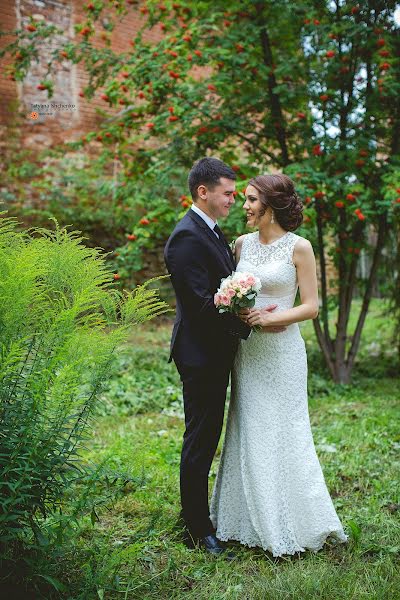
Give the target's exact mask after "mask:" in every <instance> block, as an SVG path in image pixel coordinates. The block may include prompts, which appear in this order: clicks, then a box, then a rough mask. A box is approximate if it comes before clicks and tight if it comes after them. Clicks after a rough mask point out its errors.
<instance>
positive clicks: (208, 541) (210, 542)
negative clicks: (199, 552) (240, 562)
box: [198, 535, 236, 560]
mask: <svg viewBox="0 0 400 600" xmlns="http://www.w3.org/2000/svg"><path fill="white" fill-rule="evenodd" d="M198 543H199V546H200V548H204V550H206V551H207V552H208V553H209V554H212V555H213V556H223V557H224V558H226V559H227V560H234V559H235V558H236V557H235V555H234V554H232V553H231V552H227V551H226V549H225V548H224V547H223V546H221V542H220V541H219V540H218V539H217V538H216V537H215V535H206V536H205V537H202V538H200V539H199V542H198Z"/></svg>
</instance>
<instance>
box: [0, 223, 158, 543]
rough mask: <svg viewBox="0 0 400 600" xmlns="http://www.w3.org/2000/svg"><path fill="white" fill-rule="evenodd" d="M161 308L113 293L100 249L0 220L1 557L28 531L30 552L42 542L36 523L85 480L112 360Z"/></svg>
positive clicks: (143, 293) (145, 297)
mask: <svg viewBox="0 0 400 600" xmlns="http://www.w3.org/2000/svg"><path fill="white" fill-rule="evenodd" d="M167 309H168V307H167V306H166V305H165V303H164V302H162V301H160V300H159V299H158V298H157V295H156V291H155V290H154V289H151V288H148V287H147V284H146V285H143V286H141V287H139V288H137V289H135V290H134V291H133V292H126V293H124V294H121V293H119V292H118V291H117V290H116V289H114V286H113V275H112V273H110V272H109V270H108V269H107V268H106V265H105V261H104V258H103V257H102V256H101V253H100V251H99V250H98V249H93V248H86V247H85V246H84V245H83V243H82V238H81V237H79V235H78V233H77V232H68V231H67V230H65V229H60V228H59V227H58V226H56V230H55V231H50V230H44V229H38V230H33V231H31V232H29V233H26V232H18V231H16V228H15V223H14V222H13V221H12V220H11V219H8V218H6V217H4V215H3V216H1V218H0V470H1V473H2V477H1V482H0V545H1V547H2V549H3V550H4V548H5V544H7V545H9V544H10V543H11V542H12V543H15V542H16V541H17V540H22V539H24V536H26V535H27V532H28V531H29V529H30V530H31V531H33V533H34V535H35V538H36V543H37V544H39V545H46V544H47V543H48V541H47V538H46V536H45V535H44V534H43V532H42V529H41V525H42V522H43V519H44V518H46V517H49V516H51V515H54V514H55V511H56V510H58V509H59V508H60V505H61V502H62V500H63V498H64V497H65V495H66V494H67V493H69V492H70V490H71V487H73V486H74V485H75V484H77V482H82V479H84V478H85V477H88V472H86V471H85V469H84V468H83V466H82V464H81V462H80V455H81V451H82V447H83V443H84V441H85V440H86V439H87V438H88V435H89V433H90V423H91V417H92V416H93V414H94V412H95V408H96V406H97V404H98V396H99V394H100V392H101V390H102V385H103V382H104V381H105V379H106V378H107V377H108V375H109V373H110V364H111V361H112V357H113V356H114V355H115V353H116V351H117V349H118V347H119V345H120V344H121V342H122V341H123V340H124V339H125V338H126V336H127V334H128V332H129V331H130V329H131V327H132V325H136V324H139V323H143V322H144V321H146V320H148V319H151V318H152V317H154V316H156V315H159V314H162V313H164V312H166V310H167ZM84 506H85V503H83V505H82V506H81V508H80V510H82V509H83V508H84ZM78 512H79V511H78ZM65 520H66V519H64V520H63V522H64V523H65ZM9 547H12V546H9Z"/></svg>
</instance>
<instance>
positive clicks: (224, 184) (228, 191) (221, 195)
mask: <svg viewBox="0 0 400 600" xmlns="http://www.w3.org/2000/svg"><path fill="white" fill-rule="evenodd" d="M234 192H235V182H234V181H233V180H232V179H227V178H226V177H221V178H220V180H219V183H218V184H217V185H216V186H214V187H212V188H209V187H207V186H205V185H201V186H199V188H198V196H199V199H200V201H199V208H202V209H203V210H204V211H205V212H206V213H207V214H208V215H209V216H210V217H211V218H212V219H214V221H217V220H218V219H223V218H224V217H227V216H228V215H229V210H230V208H231V206H232V204H233V203H234V202H235V196H234Z"/></svg>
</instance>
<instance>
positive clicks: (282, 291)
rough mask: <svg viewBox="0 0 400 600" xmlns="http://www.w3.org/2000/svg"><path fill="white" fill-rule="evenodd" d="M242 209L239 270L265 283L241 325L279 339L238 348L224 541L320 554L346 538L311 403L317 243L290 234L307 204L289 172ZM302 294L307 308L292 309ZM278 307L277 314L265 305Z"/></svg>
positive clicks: (251, 189)
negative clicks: (304, 328) (309, 347)
mask: <svg viewBox="0 0 400 600" xmlns="http://www.w3.org/2000/svg"><path fill="white" fill-rule="evenodd" d="M245 195H246V201H245V203H244V206H243V208H244V209H245V211H246V214H247V224H248V225H249V226H250V227H257V228H258V231H256V232H255V233H248V234H246V235H243V236H241V237H239V238H238V240H237V241H236V245H235V255H236V264H237V270H238V271H246V272H251V273H253V274H254V275H256V276H258V277H259V278H260V279H261V282H262V289H261V291H260V293H259V294H258V296H257V299H256V305H255V307H254V308H253V309H250V310H247V311H243V312H244V314H243V315H242V318H243V320H246V321H247V322H248V323H249V324H250V325H252V326H254V325H258V326H259V327H260V326H261V327H266V326H271V325H273V326H276V327H285V328H286V329H285V330H284V331H283V332H282V333H266V332H263V331H253V332H252V334H251V336H250V337H249V339H248V340H244V341H243V340H242V341H241V342H240V346H239V350H238V353H237V355H236V359H235V365H234V369H233V373H232V395H231V402H230V407H229V414H228V420H227V429H226V435H225V442H224V447H223V451H222V456H221V462H220V466H219V470H218V474H217V479H216V482H215V487H214V491H213V495H212V500H211V520H212V522H213V524H214V526H215V528H216V535H217V537H218V538H219V539H220V540H224V541H227V540H237V541H239V542H241V543H242V544H245V545H247V546H260V547H262V548H263V549H264V550H268V551H269V552H271V553H272V554H273V555H274V556H281V555H284V554H294V553H296V552H302V551H304V550H306V549H310V550H314V551H317V550H319V549H320V548H321V547H322V546H323V544H324V542H325V540H326V539H327V537H328V536H332V537H333V538H336V540H337V541H339V542H345V541H346V539H347V537H346V535H345V533H344V531H343V527H342V525H341V523H340V520H339V518H338V516H337V514H336V512H335V509H334V506H333V504H332V500H331V498H330V496H329V492H328V490H327V488H326V485H325V481H324V476H323V473H322V470H321V467H320V464H319V461H318V457H317V455H316V452H315V448H314V443H313V438H312V433H311V428H310V421H309V415H308V405H307V357H306V350H305V344H304V340H303V338H302V337H301V334H300V330H299V326H298V322H299V321H305V320H307V319H314V318H315V317H316V316H317V314H318V292H317V276H316V268H315V259H314V254H313V250H312V247H311V244H310V242H308V241H307V240H306V239H304V238H302V237H300V236H298V235H296V234H295V233H292V231H293V230H295V229H297V227H299V226H300V224H301V222H302V209H303V207H302V203H301V201H300V199H299V197H298V196H297V194H296V192H295V189H294V186H293V182H292V180H291V179H290V178H289V177H287V176H286V175H283V174H274V175H261V176H258V177H255V178H254V179H252V180H250V182H249V184H248V186H247V188H246V193H245ZM297 288H299V290H300V299H301V303H300V304H299V305H298V306H296V307H293V304H294V301H295V297H296V292H297ZM271 304H275V305H276V306H277V308H276V309H275V310H274V311H273V312H270V311H268V310H263V307H267V306H271Z"/></svg>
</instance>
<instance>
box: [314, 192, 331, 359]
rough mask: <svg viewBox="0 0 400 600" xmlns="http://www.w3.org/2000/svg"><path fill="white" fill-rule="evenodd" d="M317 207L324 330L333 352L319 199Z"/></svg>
mask: <svg viewBox="0 0 400 600" xmlns="http://www.w3.org/2000/svg"><path fill="white" fill-rule="evenodd" d="M315 208H316V212H317V239H318V256H319V264H320V274H321V297H322V322H323V324H324V332H325V339H326V343H327V346H328V348H329V350H330V352H331V353H332V351H333V344H332V340H331V337H330V334H329V323H328V294H327V281H326V262H325V251H324V238H323V233H322V228H323V225H322V217H321V207H320V204H319V201H318V200H317V201H316V202H315Z"/></svg>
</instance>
